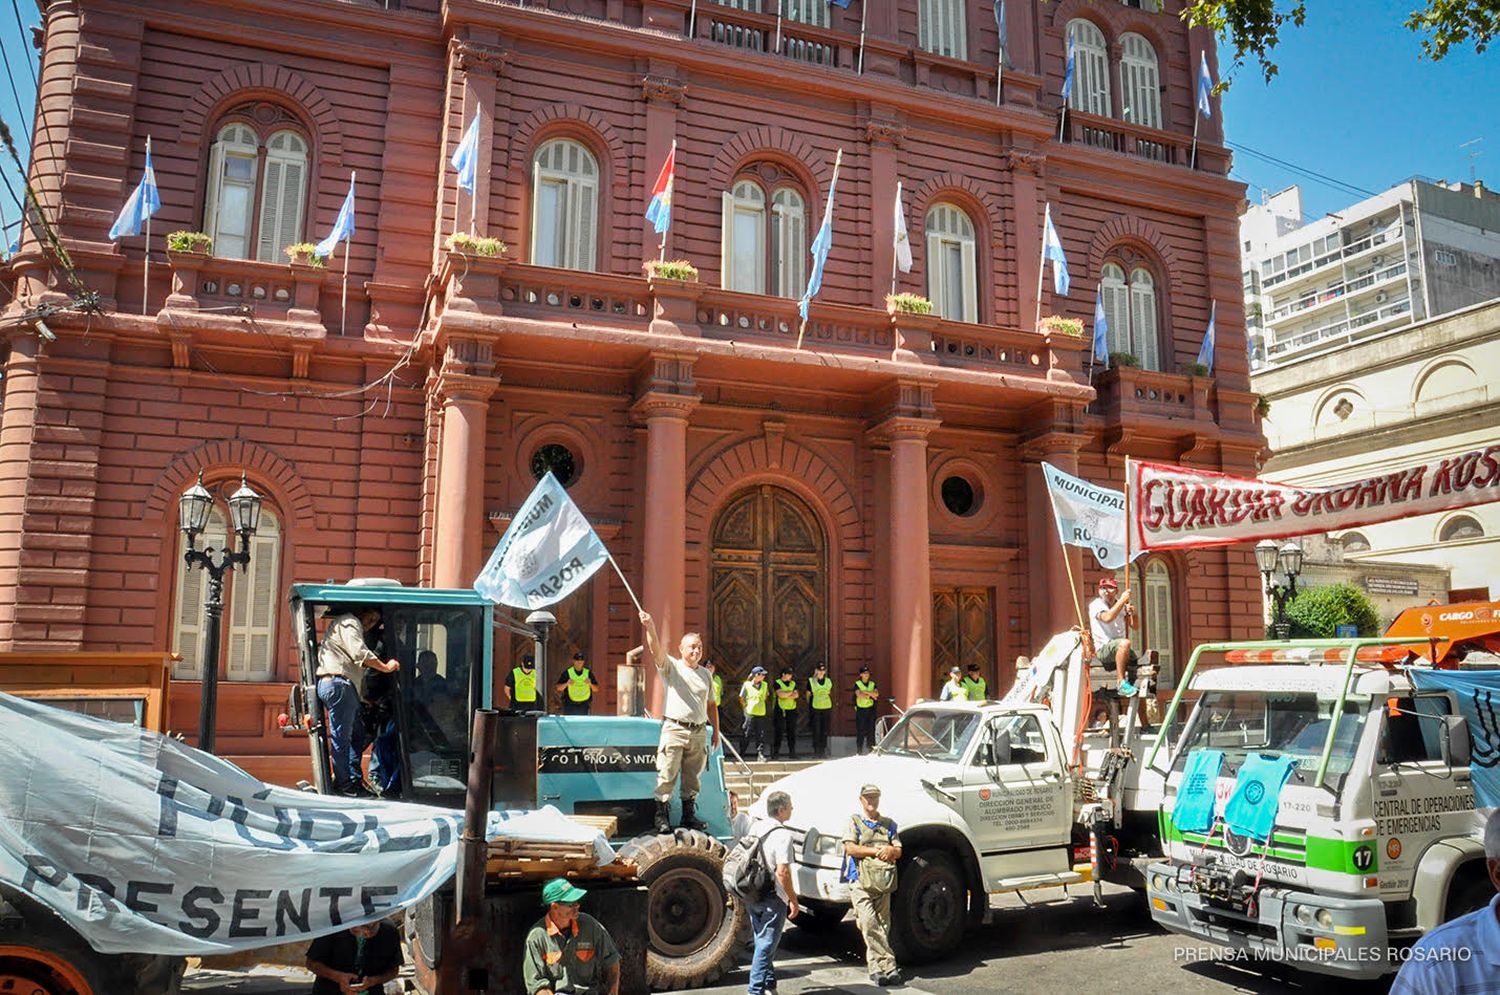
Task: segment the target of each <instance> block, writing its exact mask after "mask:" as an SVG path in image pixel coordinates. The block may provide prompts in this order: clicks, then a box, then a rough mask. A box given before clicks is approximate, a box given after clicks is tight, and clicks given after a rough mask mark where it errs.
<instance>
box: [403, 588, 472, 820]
mask: <svg viewBox="0 0 1500 995" xmlns="http://www.w3.org/2000/svg"><path fill="white" fill-rule="evenodd" d="M395 615H396V618H395V623H394V625H393V626H388V627H387V628H388V629H390V628H394V629H395V631H396V633H397V641H398V642H397V645H396V647H395V648H396V650H397V653H398V655H399V656H400V658H401V666H402V671H401V673H402V679H401V691H402V698H403V702H402V704H403V712H404V715H403V718H404V726H405V730H406V737H405V739H406V744H405V745H406V760H407V762H408V763H409V764H410V773H411V786H412V788H413V789H415V790H417V791H453V790H459V791H461V790H463V787H464V777H465V771H466V769H467V766H468V754H469V736H468V733H469V715H470V714H471V711H470V708H471V696H472V694H473V692H474V690H475V689H474V675H475V661H476V660H477V659H478V657H479V653H480V652H481V650H482V646H481V643H480V618H479V614H478V611H477V610H476V609H473V608H421V609H413V608H402V609H398V610H397V611H396V613H395Z"/></svg>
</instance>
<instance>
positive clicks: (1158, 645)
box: [1116, 556, 1177, 689]
mask: <svg viewBox="0 0 1500 995" xmlns="http://www.w3.org/2000/svg"><path fill="white" fill-rule="evenodd" d="M1130 569H1131V572H1132V576H1133V578H1134V580H1133V582H1132V583H1131V589H1132V590H1135V591H1138V592H1139V595H1138V596H1137V599H1136V604H1137V605H1138V606H1139V614H1138V615H1137V617H1136V621H1137V624H1138V626H1139V628H1138V629H1137V630H1136V632H1135V633H1134V635H1133V636H1132V638H1133V640H1134V641H1135V649H1136V651H1137V652H1138V653H1140V654H1141V655H1142V656H1144V654H1145V653H1146V651H1147V650H1156V653H1157V663H1158V664H1159V666H1160V669H1159V670H1158V671H1157V675H1156V681H1157V687H1158V688H1160V689H1166V688H1170V687H1172V685H1173V684H1174V683H1175V680H1176V673H1177V670H1176V658H1177V635H1176V633H1177V628H1176V608H1175V602H1174V600H1173V598H1174V596H1173V593H1172V586H1173V585H1172V567H1171V565H1170V564H1168V562H1167V561H1166V560H1164V559H1162V558H1161V557H1159V556H1153V557H1151V558H1150V559H1148V560H1145V561H1144V563H1143V562H1142V561H1141V560H1137V561H1136V562H1135V563H1134V564H1132V565H1131V568H1130ZM1124 574H1125V571H1123V570H1121V571H1119V572H1118V576H1117V578H1116V579H1117V580H1119V582H1120V583H1121V584H1125V583H1126V578H1125V576H1124Z"/></svg>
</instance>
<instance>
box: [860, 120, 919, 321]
mask: <svg viewBox="0 0 1500 995" xmlns="http://www.w3.org/2000/svg"><path fill="white" fill-rule="evenodd" d="M875 113H876V109H874V108H872V109H871V115H872V116H871V117H870V118H869V119H868V120H867V121H865V143H866V146H867V154H868V155H869V157H870V197H869V199H868V201H867V204H868V205H869V206H868V210H869V211H870V212H871V217H870V218H869V221H868V223H867V228H868V230H869V231H870V237H871V238H872V239H874V245H875V259H874V266H873V267H872V269H871V271H870V288H869V289H870V306H871V307H877V308H883V307H885V295H886V294H888V293H890V289H891V257H892V255H893V254H894V252H895V248H894V245H893V243H892V240H893V239H894V238H895V235H896V217H895V210H894V206H893V205H894V202H895V197H896V181H897V180H898V179H900V169H899V167H898V164H897V162H896V151H897V149H899V148H900V147H901V143H902V141H903V140H904V139H905V138H906V126H905V125H903V124H901V123H899V122H897V121H894V120H882V119H879V118H877V117H875V116H874V115H875ZM907 227H908V228H910V227H913V226H912V225H911V223H910V221H908V222H907ZM898 289H900V287H899V284H898Z"/></svg>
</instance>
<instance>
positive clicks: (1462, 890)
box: [1443, 864, 1495, 922]
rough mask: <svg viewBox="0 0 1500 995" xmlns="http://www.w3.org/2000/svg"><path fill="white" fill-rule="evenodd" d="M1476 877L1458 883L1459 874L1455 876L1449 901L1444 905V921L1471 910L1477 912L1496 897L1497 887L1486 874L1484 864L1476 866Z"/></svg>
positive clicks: (1449, 893)
mask: <svg viewBox="0 0 1500 995" xmlns="http://www.w3.org/2000/svg"><path fill="white" fill-rule="evenodd" d="M1474 874H1475V875H1476V876H1475V877H1473V878H1471V879H1470V880H1469V881H1468V882H1466V883H1464V884H1459V883H1458V878H1459V875H1458V874H1455V875H1454V876H1453V882H1452V884H1451V885H1450V887H1449V890H1448V901H1447V902H1446V903H1445V904H1444V906H1443V922H1452V921H1453V920H1455V919H1457V918H1458V917H1459V916H1466V915H1468V914H1469V913H1470V912H1476V911H1478V910H1479V909H1482V908H1484V907H1485V906H1486V905H1488V904H1489V903H1490V899H1491V898H1494V897H1495V888H1494V886H1493V885H1491V884H1490V879H1489V878H1488V877H1486V876H1485V874H1484V865H1483V864H1477V865H1475V866H1474Z"/></svg>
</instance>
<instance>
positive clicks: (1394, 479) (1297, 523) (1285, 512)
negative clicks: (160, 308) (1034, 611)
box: [1125, 443, 1500, 550]
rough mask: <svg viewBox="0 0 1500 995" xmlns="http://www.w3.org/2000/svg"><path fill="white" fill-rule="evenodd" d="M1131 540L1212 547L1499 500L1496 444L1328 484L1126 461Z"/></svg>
mask: <svg viewBox="0 0 1500 995" xmlns="http://www.w3.org/2000/svg"><path fill="white" fill-rule="evenodd" d="M1125 486H1126V487H1127V488H1128V489H1129V491H1130V511H1131V520H1132V527H1133V529H1134V532H1133V534H1132V546H1134V547H1136V548H1139V549H1142V550H1148V549H1168V548H1177V549H1184V548H1193V547H1199V546H1220V545H1224V544H1226V543H1232V542H1247V541H1256V540H1261V539H1281V538H1286V537H1289V536H1299V535H1309V534H1311V533H1315V532H1327V531H1331V530H1336V529H1349V528H1355V527H1357V526H1361V525H1374V524H1376V523H1379V522H1388V521H1392V520H1393V519H1397V518H1406V517H1408V516H1411V515H1425V514H1428V513H1430V512H1435V511H1449V510H1451V509H1454V508H1467V507H1469V506H1471V505H1476V504H1484V503H1485V502H1487V501H1497V500H1500V443H1496V444H1493V445H1488V446H1484V447H1482V448H1479V449H1474V450H1471V451H1469V452H1466V453H1461V454H1459V455H1456V456H1445V457H1441V458H1439V459H1434V460H1430V461H1428V462H1426V463H1418V464H1416V465H1415V466H1409V467H1406V468H1404V469H1401V470H1393V471H1391V472H1389V473H1381V474H1376V475H1375V476H1371V477H1364V478H1362V479H1359V480H1351V481H1349V482H1347V483H1343V484H1337V485H1335V486H1332V487H1294V486H1291V485H1288V484H1278V483H1276V482H1274V481H1270V480H1251V479H1247V478H1244V477H1234V476H1230V475H1229V474H1225V473H1216V472H1214V471H1212V470H1195V469H1191V468H1189V467H1184V466H1173V465H1171V464H1166V463H1137V462H1134V461H1132V462H1131V463H1130V464H1129V469H1128V471H1127V472H1126V478H1125Z"/></svg>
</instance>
